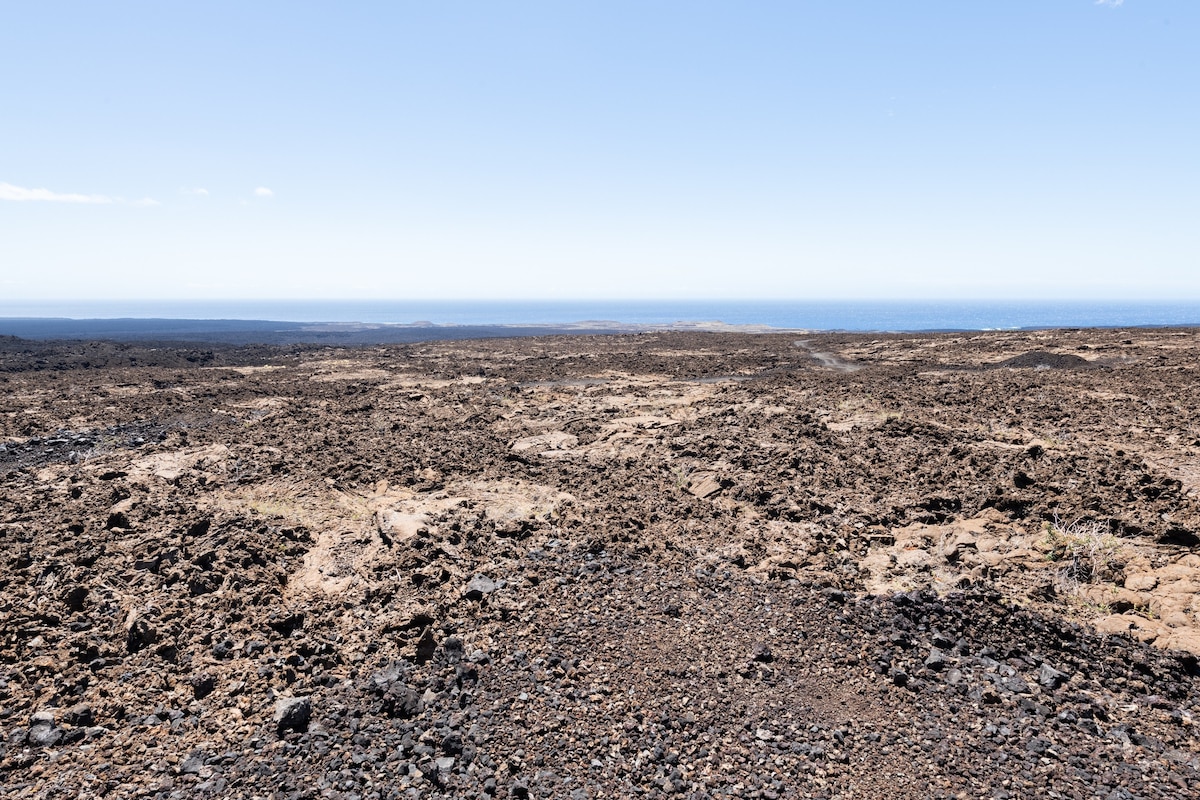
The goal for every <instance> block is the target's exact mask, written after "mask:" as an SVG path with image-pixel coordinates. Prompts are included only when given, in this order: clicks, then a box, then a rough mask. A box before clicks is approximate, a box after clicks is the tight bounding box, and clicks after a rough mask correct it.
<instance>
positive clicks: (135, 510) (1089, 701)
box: [0, 330, 1200, 799]
mask: <svg viewBox="0 0 1200 800" xmlns="http://www.w3.org/2000/svg"><path fill="white" fill-rule="evenodd" d="M1198 356H1200V336H1198V333H1197V331H1194V330H1129V331H1056V332H1034V333H1030V332H1021V333H986V334H958V335H950V334H946V335H904V336H901V335H894V336H865V335H810V336H804V337H798V336H794V335H744V334H699V333H664V334H641V335H611V336H594V337H593V336H573V337H549V338H541V339H495V340H486V341H466V342H441V343H427V344H420V345H409V346H392V345H389V346H382V347H373V348H363V349H338V350H332V349H319V348H314V347H294V348H290V349H283V348H279V349H273V348H268V347H257V348H254V347H250V348H239V349H230V348H222V347H214V348H203V347H200V348H191V347H189V348H185V349H174V348H164V347H157V348H150V347H145V346H138V345H120V346H115V345H105V344H97V343H73V344H53V343H51V344H39V345H36V346H34V345H31V344H29V343H24V342H20V341H14V340H7V341H4V342H0V388H2V391H0V398H2V399H0V442H2V444H3V449H0V476H2V481H3V483H2V487H3V492H2V493H0V797H10V796H11V797H58V796H64V797H65V796H86V797H92V796H109V797H132V796H153V797H162V798H172V797H192V796H200V797H264V798H265V797H279V798H310V797H314V798H315V797H331V798H334V797H336V798H364V799H365V798H394V797H480V796H483V797H487V796H496V797H570V798H574V797H581V798H582V797H589V798H590V797H595V798H599V797H628V796H634V795H641V796H648V797H658V796H675V795H677V796H681V797H695V798H705V797H768V798H769V797H824V798H835V797H837V798H856V797H863V798H865V797H911V798H921V797H986V798H992V797H1035V796H1036V797H1080V798H1093V797H1099V798H1130V797H1146V798H1150V797H1164V798H1166V797H1170V798H1177V797H1186V796H1193V795H1195V794H1197V793H1200V772H1198V770H1200V738H1198V737H1197V732H1196V727H1195V715H1196V714H1197V704H1198V702H1200V690H1198V684H1197V676H1198V675H1200V667H1198V664H1197V656H1198V655H1200V621H1198V617H1197V614H1198V612H1200V601H1197V590H1198V589H1200V554H1197V553H1196V548H1197V544H1198V543H1200V538H1198V534H1200V506H1198V504H1197V490H1198V489H1200V401H1198V400H1197V398H1196V395H1195V387H1196V379H1195V377H1196V376H1195V373H1196V368H1197V363H1198Z"/></svg>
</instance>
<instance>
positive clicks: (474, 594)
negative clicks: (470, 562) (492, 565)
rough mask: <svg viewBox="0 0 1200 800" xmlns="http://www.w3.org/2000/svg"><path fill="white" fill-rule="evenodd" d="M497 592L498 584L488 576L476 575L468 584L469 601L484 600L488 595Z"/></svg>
mask: <svg viewBox="0 0 1200 800" xmlns="http://www.w3.org/2000/svg"><path fill="white" fill-rule="evenodd" d="M494 591H496V582H495V581H493V580H492V579H491V578H489V577H488V576H486V575H476V576H475V577H474V578H471V580H470V582H469V583H467V599H468V600H482V599H483V596H484V595H486V594H491V593H492V592H494Z"/></svg>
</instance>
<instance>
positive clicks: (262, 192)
mask: <svg viewBox="0 0 1200 800" xmlns="http://www.w3.org/2000/svg"><path fill="white" fill-rule="evenodd" d="M254 196H255V197H274V196H275V193H274V192H272V191H271V190H270V189H268V188H267V187H265V186H259V187H258V188H257V189H255V190H254Z"/></svg>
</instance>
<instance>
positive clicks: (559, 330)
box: [0, 317, 1197, 346]
mask: <svg viewBox="0 0 1200 800" xmlns="http://www.w3.org/2000/svg"><path fill="white" fill-rule="evenodd" d="M1192 327H1197V325H1188V324H1143V325H1066V324H1064V325H1031V326H1024V327H1020V328H1016V327H1014V328H971V327H954V326H952V327H937V328H921V329H908V330H895V329H893V330H886V329H877V330H870V329H849V328H824V329H821V328H792V327H776V326H772V325H762V324H740V325H739V324H729V323H725V322H721V321H719V320H712V321H677V322H673V323H632V322H619V321H614V320H582V321H579V322H569V323H524V324H492V325H482V324H459V323H432V322H413V323H381V322H292V321H286V320H244V319H158V318H116V319H109V318H103V319H71V318H66V317H0V336H8V337H16V338H18V339H23V340H29V341H38V342H47V341H111V342H136V343H149V342H153V343H161V344H164V345H167V344H171V343H178V344H188V345H196V344H221V345H254V344H260V345H288V344H313V345H333V346H339V345H346V346H354V345H377V344H412V343H417V342H428V341H447V340H459V339H487V338H509V337H529V336H562V335H602V334H619V333H625V334H628V333H651V332H664V331H680V332H685V331H686V332H707V333H746V334H817V333H876V334H881V335H883V334H905V333H914V334H915V333H970V332H984V331H994V330H1013V331H1017V330H1052V329H1077V328H1081V329H1096V330H1102V329H1115V328H1146V329H1149V328H1192Z"/></svg>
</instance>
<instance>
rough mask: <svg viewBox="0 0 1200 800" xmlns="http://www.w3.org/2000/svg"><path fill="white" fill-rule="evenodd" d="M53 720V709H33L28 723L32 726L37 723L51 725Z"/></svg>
mask: <svg viewBox="0 0 1200 800" xmlns="http://www.w3.org/2000/svg"><path fill="white" fill-rule="evenodd" d="M54 722H55V720H54V712H53V711H35V712H33V714H31V715H30V716H29V724H30V726H33V727H36V726H38V725H53V724H54Z"/></svg>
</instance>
